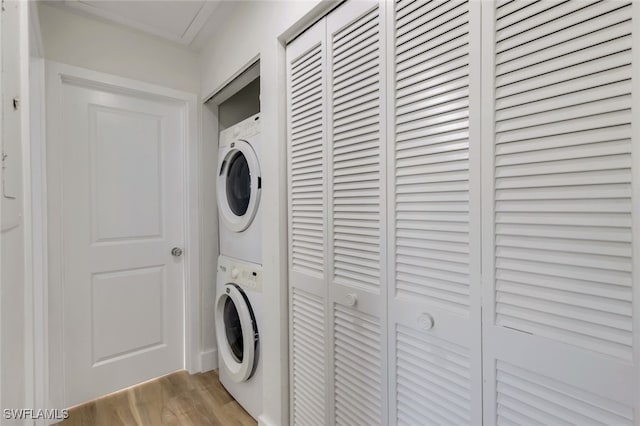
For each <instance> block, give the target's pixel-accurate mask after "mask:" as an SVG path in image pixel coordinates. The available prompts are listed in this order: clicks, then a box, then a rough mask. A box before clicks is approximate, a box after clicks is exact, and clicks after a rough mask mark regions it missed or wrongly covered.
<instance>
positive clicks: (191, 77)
mask: <svg viewBox="0 0 640 426" xmlns="http://www.w3.org/2000/svg"><path fill="white" fill-rule="evenodd" d="M38 9H39V13H40V24H41V30H42V39H43V41H44V51H45V59H48V60H52V61H56V62H61V63H64V64H68V65H75V66H79V67H83V68H89V69H92V70H96V71H101V72H106V73H109V74H115V75H119V76H122V77H128V78H132V79H135V80H140V81H145V82H148V83H154V84H157V85H160V86H164V87H170V88H173V89H178V90H184V91H187V92H191V93H198V92H199V88H200V78H199V76H200V69H199V65H198V54H197V53H195V52H193V51H190V50H188V49H187V48H186V47H184V46H180V45H178V44H176V43H172V42H170V41H165V40H163V39H161V38H158V37H155V36H152V35H148V34H145V33H142V32H140V31H136V30H134V29H130V28H127V27H124V26H120V25H115V24H108V23H105V22H102V21H97V20H94V19H90V18H87V17H84V16H80V15H76V14H73V13H69V12H67V11H65V10H63V9H60V8H57V7H52V6H48V5H46V4H44V3H43V2H41V3H40V4H39V7H38Z"/></svg>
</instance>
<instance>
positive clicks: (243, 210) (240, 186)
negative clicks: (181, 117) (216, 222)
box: [218, 140, 262, 232]
mask: <svg viewBox="0 0 640 426" xmlns="http://www.w3.org/2000/svg"><path fill="white" fill-rule="evenodd" d="M261 186H262V182H261V177H260V165H259V163H258V157H257V156H256V153H255V151H254V150H253V148H251V145H249V143H247V142H245V141H242V140H239V141H235V142H233V143H231V145H229V147H228V148H227V149H225V150H222V151H221V152H220V163H219V165H218V208H219V210H220V217H221V218H222V220H223V222H224V224H225V225H226V226H227V228H229V229H231V230H232V231H235V232H242V231H244V230H245V229H247V228H248V227H249V225H250V224H251V221H253V218H254V217H255V215H256V211H257V210H258V205H259V203H260V190H261Z"/></svg>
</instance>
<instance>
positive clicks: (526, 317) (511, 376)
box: [483, 1, 640, 425]
mask: <svg viewBox="0 0 640 426" xmlns="http://www.w3.org/2000/svg"><path fill="white" fill-rule="evenodd" d="M634 8H635V9H636V10H635V11H634V12H633V13H632V9H634ZM632 17H633V19H632ZM638 17H639V15H638V4H637V3H636V4H635V5H631V4H630V3H629V2H624V1H604V2H585V1H568V2H550V1H541V2H523V1H502V2H498V3H497V4H490V3H489V4H485V6H483V29H484V32H483V34H484V36H485V37H484V38H483V57H484V58H485V59H486V62H485V63H484V65H483V66H484V68H483V69H484V71H485V72H484V73H483V74H484V75H485V76H487V80H486V81H485V85H483V88H484V89H485V91H484V92H483V105H484V108H485V109H484V112H485V113H486V114H487V115H486V116H485V118H486V120H485V121H484V122H483V129H485V130H486V133H484V134H483V136H484V137H483V143H484V142H486V144H485V145H484V147H483V167H484V168H483V178H484V182H483V183H484V185H486V191H485V192H484V193H483V227H484V228H483V255H484V256H485V257H484V258H483V261H484V264H483V265H484V266H483V273H484V277H485V282H484V287H483V290H484V293H483V296H484V297H483V300H484V308H483V311H484V314H485V317H484V325H485V328H484V330H483V338H484V343H483V349H484V378H485V381H486V388H485V392H484V398H485V410H484V413H485V422H484V424H486V425H492V424H498V425H513V424H527V425H533V424H545V425H564V424H576V425H596V424H598V425H631V424H634V422H635V424H638V423H637V422H638V421H639V420H640V419H638V418H637V416H638V414H637V411H636V413H635V418H634V412H633V411H634V406H635V408H636V410H637V408H638V405H637V403H638V388H637V386H638V383H639V382H640V381H639V380H638V379H639V376H638V370H637V365H638V355H639V352H638V348H637V347H638V342H637V339H638V336H639V335H638V328H639V325H640V324H639V320H638V315H639V314H638V307H639V305H638V302H635V304H634V303H633V299H634V296H635V299H636V300H638V296H640V293H639V289H638V285H639V283H638V281H639V279H638V277H637V276H635V275H636V274H635V271H634V270H633V266H634V265H635V266H636V267H637V266H638V259H639V258H638V253H637V251H636V253H635V254H634V253H633V251H632V239H633V237H634V236H636V237H637V236H638V217H637V215H636V217H635V218H634V217H633V216H632V209H633V207H632V206H633V205H635V208H636V213H637V212H638V211H637V207H638V202H639V200H638V198H637V196H638V188H637V187H636V188H635V192H634V189H633V187H632V176H635V177H636V178H637V177H638V167H637V166H638V160H637V158H635V161H634V159H633V157H632V151H634V150H635V152H633V154H634V155H636V156H637V155H638V154H639V152H638V144H639V143H640V140H638V136H639V135H640V133H639V131H638V128H637V126H638V118H639V117H640V115H639V114H640V110H639V109H640V108H638V107H639V106H640V103H639V101H638V98H637V97H638V96H640V91H639V90H638V89H639V88H640V86H639V84H638V81H637V80H634V78H635V79H637V78H639V77H640V75H639V74H638V71H637V69H636V70H635V71H634V72H633V73H632V56H635V60H636V63H635V66H636V67H638V66H640V62H639V61H638V59H639V58H640V56H639V55H638V49H640V46H638V45H637V44H636V45H634V41H633V39H635V43H637V42H638V40H639V38H638V36H639V35H638V34H637V33H636V34H633V35H632V32H637V31H640V22H639V21H638ZM634 74H635V75H634ZM632 91H634V93H633V96H634V97H635V99H634V98H633V97H632V95H631V93H632ZM632 117H633V121H635V123H633V125H632ZM485 125H486V126H485ZM634 126H636V127H634ZM634 167H635V169H634ZM633 183H634V184H635V185H637V184H638V183H639V182H638V181H636V182H633ZM634 196H635V198H634ZM634 256H635V257H634ZM634 314H635V315H634ZM634 334H635V340H636V341H635V342H634Z"/></svg>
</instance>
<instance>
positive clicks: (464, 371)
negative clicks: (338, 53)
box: [388, 0, 482, 425]
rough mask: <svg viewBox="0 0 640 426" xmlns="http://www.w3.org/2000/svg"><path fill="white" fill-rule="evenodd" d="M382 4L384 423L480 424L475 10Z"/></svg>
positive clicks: (456, 4)
mask: <svg viewBox="0 0 640 426" xmlns="http://www.w3.org/2000/svg"><path fill="white" fill-rule="evenodd" d="M390 6H391V7H393V17H392V18H391V20H390V21H391V27H392V28H393V29H394V31H390V35H389V45H390V46H392V47H391V48H392V49H393V54H392V55H390V61H389V63H390V66H391V69H390V71H389V73H390V74H391V75H390V79H391V84H392V86H393V87H394V89H395V90H394V96H390V97H389V99H388V101H389V102H390V104H389V111H390V114H389V115H390V119H389V122H390V123H393V124H392V125H390V128H389V140H390V141H391V143H389V144H388V158H389V185H388V190H389V200H390V201H391V202H390V203H389V219H390V220H389V224H390V229H389V243H390V244H389V247H390V250H391V253H394V255H393V256H389V262H390V264H389V283H390V284H391V285H390V288H389V296H388V297H389V358H390V363H391V366H390V370H391V372H392V373H391V375H390V378H391V379H390V386H389V399H390V403H391V406H390V424H399V425H470V424H473V425H478V424H480V423H481V421H482V399H481V395H482V377H481V373H482V367H481V335H480V333H481V325H480V293H481V280H480V197H479V196H480V179H479V177H480V127H479V118H480V97H479V94H480V86H479V77H480V50H479V47H480V18H481V15H480V3H479V2H468V1H431V2H424V1H407V0H399V1H396V2H395V3H394V4H390Z"/></svg>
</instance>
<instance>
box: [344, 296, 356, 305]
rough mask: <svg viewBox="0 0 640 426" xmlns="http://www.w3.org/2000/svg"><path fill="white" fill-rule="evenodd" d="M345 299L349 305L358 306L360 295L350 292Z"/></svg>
mask: <svg viewBox="0 0 640 426" xmlns="http://www.w3.org/2000/svg"><path fill="white" fill-rule="evenodd" d="M344 301H345V303H346V304H347V306H351V307H353V306H356V305H357V304H358V296H357V295H356V294H355V293H348V294H347V297H345V300H344Z"/></svg>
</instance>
